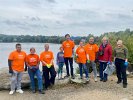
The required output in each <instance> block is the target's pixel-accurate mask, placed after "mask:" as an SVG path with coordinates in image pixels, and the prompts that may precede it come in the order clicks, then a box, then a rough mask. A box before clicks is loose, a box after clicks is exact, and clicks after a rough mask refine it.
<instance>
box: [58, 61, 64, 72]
mask: <svg viewBox="0 0 133 100" xmlns="http://www.w3.org/2000/svg"><path fill="white" fill-rule="evenodd" d="M58 66H59V68H58V74H60V73H61V74H62V72H63V66H64V63H63V62H59V65H58Z"/></svg>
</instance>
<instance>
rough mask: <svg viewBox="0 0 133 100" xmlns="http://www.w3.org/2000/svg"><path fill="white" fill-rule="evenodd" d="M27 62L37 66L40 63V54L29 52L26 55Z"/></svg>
mask: <svg viewBox="0 0 133 100" xmlns="http://www.w3.org/2000/svg"><path fill="white" fill-rule="evenodd" d="M26 62H27V63H28V64H29V65H30V66H36V65H37V64H38V63H39V56H38V55H37V54H29V55H28V56H27V57H26Z"/></svg>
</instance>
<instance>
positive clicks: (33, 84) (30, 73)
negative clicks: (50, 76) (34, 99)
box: [28, 68, 43, 90]
mask: <svg viewBox="0 0 133 100" xmlns="http://www.w3.org/2000/svg"><path fill="white" fill-rule="evenodd" d="M28 73H29V76H30V81H31V88H32V90H35V80H34V77H35V75H36V76H37V80H38V89H39V90H42V89H43V83H42V75H41V72H40V70H39V69H37V70H36V71H33V70H31V69H30V68H28Z"/></svg>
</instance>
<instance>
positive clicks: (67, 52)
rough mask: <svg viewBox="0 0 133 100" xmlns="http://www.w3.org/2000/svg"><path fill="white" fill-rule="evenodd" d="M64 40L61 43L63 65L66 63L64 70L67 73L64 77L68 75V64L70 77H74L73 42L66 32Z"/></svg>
mask: <svg viewBox="0 0 133 100" xmlns="http://www.w3.org/2000/svg"><path fill="white" fill-rule="evenodd" d="M65 38H66V41H64V42H63V43H62V47H63V50H64V60H65V65H66V72H67V75H66V77H69V76H70V74H69V64H70V68H71V77H72V78H73V79H74V74H73V53H74V47H75V43H74V41H72V40H71V39H70V35H69V34H66V35H65Z"/></svg>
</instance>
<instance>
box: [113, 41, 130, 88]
mask: <svg viewBox="0 0 133 100" xmlns="http://www.w3.org/2000/svg"><path fill="white" fill-rule="evenodd" d="M114 61H115V65H116V74H117V78H118V81H117V84H119V83H121V82H122V81H123V88H126V87H127V75H126V69H127V67H128V49H127V48H126V47H125V46H124V45H123V42H122V40H118V41H117V46H116V47H115V49H114Z"/></svg>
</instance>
